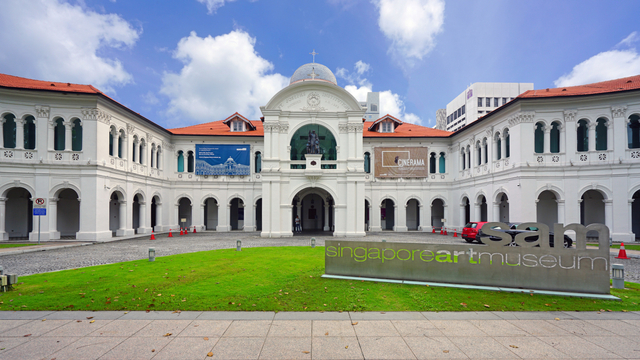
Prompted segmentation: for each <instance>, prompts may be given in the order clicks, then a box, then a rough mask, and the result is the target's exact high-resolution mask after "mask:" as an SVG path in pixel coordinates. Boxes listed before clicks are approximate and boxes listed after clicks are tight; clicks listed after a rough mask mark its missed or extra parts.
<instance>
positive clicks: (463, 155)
mask: <svg viewBox="0 0 640 360" xmlns="http://www.w3.org/2000/svg"><path fill="white" fill-rule="evenodd" d="M460 157H461V158H462V170H464V169H466V168H467V159H466V154H465V151H464V149H462V150H460Z"/></svg>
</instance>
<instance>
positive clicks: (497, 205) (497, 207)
mask: <svg viewBox="0 0 640 360" xmlns="http://www.w3.org/2000/svg"><path fill="white" fill-rule="evenodd" d="M536 201H537V200H536ZM487 220H489V221H497V222H500V221H502V220H501V219H500V202H498V201H494V202H493V219H487Z"/></svg>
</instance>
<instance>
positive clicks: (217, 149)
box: [196, 144, 251, 175]
mask: <svg viewBox="0 0 640 360" xmlns="http://www.w3.org/2000/svg"><path fill="white" fill-rule="evenodd" d="M250 156H251V147H250V146H249V145H247V144H242V145H204V144H203V145H198V144H196V175H250V173H251V157H250Z"/></svg>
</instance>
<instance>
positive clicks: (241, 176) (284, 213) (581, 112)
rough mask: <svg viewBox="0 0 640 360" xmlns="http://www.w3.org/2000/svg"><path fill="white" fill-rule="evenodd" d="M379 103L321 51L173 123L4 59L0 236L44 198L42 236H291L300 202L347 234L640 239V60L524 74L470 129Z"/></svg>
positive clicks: (311, 222)
mask: <svg viewBox="0 0 640 360" xmlns="http://www.w3.org/2000/svg"><path fill="white" fill-rule="evenodd" d="M372 99H374V100H376V101H377V98H376V97H372ZM370 105H371V104H368V103H367V104H365V105H363V104H361V103H359V102H358V101H357V100H356V99H355V98H354V97H353V96H352V95H351V94H350V93H348V92H347V91H346V90H344V89H343V88H341V87H340V86H338V85H337V82H336V78H335V76H334V75H333V73H332V72H331V71H330V70H329V69H328V68H327V67H325V66H323V65H321V64H317V63H311V64H305V65H303V66H302V67H300V68H299V69H298V70H297V71H296V72H295V73H294V74H293V76H292V77H291V82H290V84H289V85H288V86H287V87H285V88H284V89H282V90H280V91H279V92H278V93H276V94H274V95H273V97H272V98H271V100H270V101H269V102H268V103H267V104H264V106H262V107H261V111H262V115H263V117H262V118H261V119H255V120H249V119H246V118H245V117H243V116H242V115H240V114H238V113H236V114H233V115H231V116H229V117H228V118H227V119H225V120H219V121H212V122H209V123H204V124H199V125H194V126H188V127H184V128H178V129H165V128H163V127H161V126H159V125H157V124H155V123H154V122H152V121H151V120H149V119H147V118H145V117H143V116H141V115H140V114H138V113H137V112H135V110H131V109H129V108H127V107H125V106H123V105H122V104H120V103H118V102H116V101H115V100H113V99H111V98H110V97H108V96H107V95H105V94H104V93H102V92H101V91H99V90H98V89H96V88H94V87H93V86H90V85H77V84H69V83H59V82H49V81H39V80H31V79H25V78H20V77H15V76H11V75H0V121H1V122H2V126H0V130H1V131H2V133H1V134H0V139H1V143H0V145H2V149H0V239H2V240H7V239H25V238H28V239H31V240H35V239H37V233H38V217H36V216H33V207H34V206H35V205H34V201H35V199H37V198H43V199H45V200H46V211H47V215H46V216H44V217H41V218H40V220H41V225H40V233H41V238H42V240H53V239H61V238H62V239H72V238H75V239H81V240H104V239H106V238H111V237H119V236H129V235H133V234H148V233H151V231H152V230H155V231H157V232H158V231H168V230H170V229H172V230H173V231H176V229H179V227H181V226H184V227H189V228H190V229H193V228H196V229H197V230H198V231H203V230H211V231H236V230H237V231H258V232H260V234H261V236H262V237H287V236H293V235H294V232H293V230H294V219H295V217H296V216H298V217H300V219H301V223H302V228H303V230H304V231H314V232H321V231H322V232H326V233H327V234H333V235H334V236H365V235H366V233H367V232H368V231H399V232H404V231H417V232H420V231H422V232H430V231H432V228H433V227H436V228H439V227H441V226H445V227H448V228H451V229H452V228H457V229H458V230H459V229H460V228H461V227H463V226H464V224H465V223H467V222H469V221H486V220H489V221H502V222H528V221H538V222H543V223H546V224H549V225H552V224H553V223H556V222H558V223H565V224H568V223H581V224H584V225H587V224H590V223H604V224H606V225H607V226H608V227H609V228H610V229H611V236H612V238H613V240H614V241H635V239H636V238H640V200H637V199H638V198H640V76H634V77H629V78H624V79H618V80H613V81H607V82H602V83H597V84H590V85H584V86H575V87H567V88H554V89H541V90H530V91H526V92H524V93H522V94H520V95H518V96H517V97H515V98H514V100H512V101H508V102H506V103H504V104H502V103H501V104H500V105H499V106H498V107H497V108H495V109H493V110H492V111H491V112H490V113H488V114H485V115H484V116H482V117H481V118H480V119H478V120H477V121H475V122H473V123H470V124H468V125H466V126H465V127H463V128H462V129H460V130H458V131H456V132H447V131H443V130H436V129H432V128H428V127H422V126H418V125H414V124H410V123H405V122H403V121H402V120H401V119H396V118H394V117H392V116H389V115H386V116H382V117H379V118H377V119H371V120H369V119H367V118H365V114H366V113H368V114H371V113H375V112H376V111H377V110H378V109H369V108H368V107H369V106H370ZM375 105H376V106H377V104H375ZM374 110H375V111H374ZM178 231H179V230H178Z"/></svg>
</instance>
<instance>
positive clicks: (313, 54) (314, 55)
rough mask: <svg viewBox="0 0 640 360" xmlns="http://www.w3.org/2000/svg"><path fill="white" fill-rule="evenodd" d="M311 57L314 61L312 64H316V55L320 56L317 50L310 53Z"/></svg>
mask: <svg viewBox="0 0 640 360" xmlns="http://www.w3.org/2000/svg"><path fill="white" fill-rule="evenodd" d="M309 55H311V56H312V59H313V61H312V62H314V63H315V62H316V55H318V53H317V52H316V49H313V52H310V53H309Z"/></svg>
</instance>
